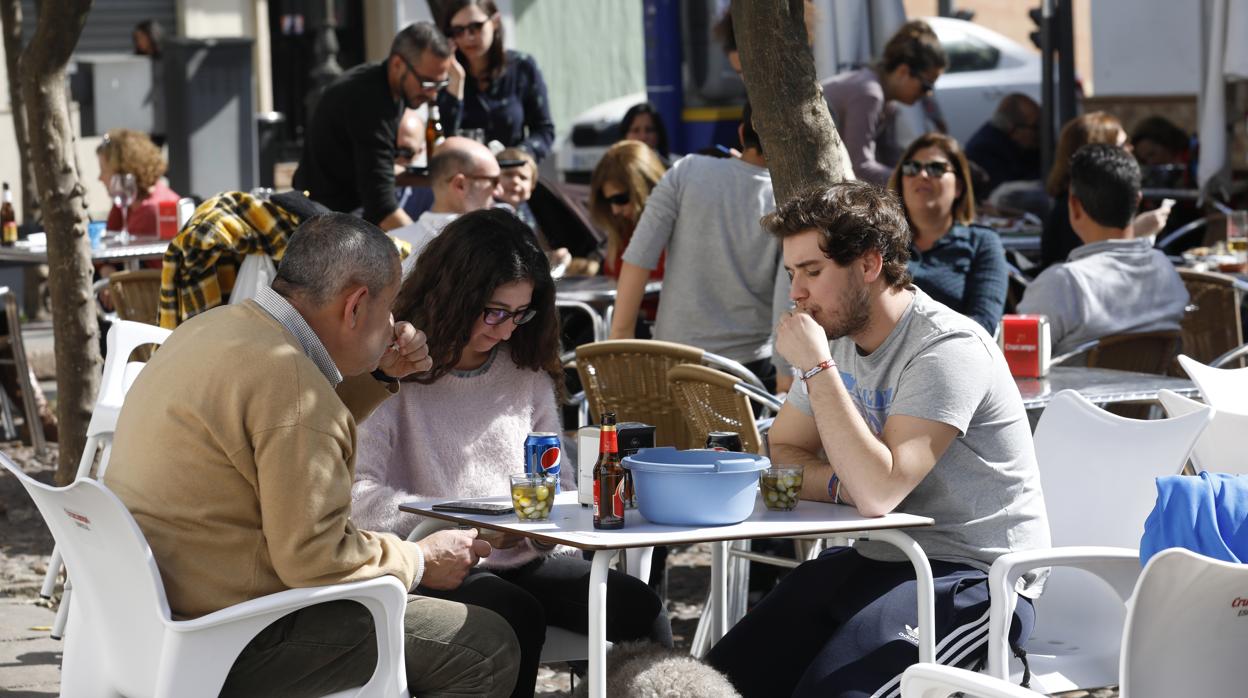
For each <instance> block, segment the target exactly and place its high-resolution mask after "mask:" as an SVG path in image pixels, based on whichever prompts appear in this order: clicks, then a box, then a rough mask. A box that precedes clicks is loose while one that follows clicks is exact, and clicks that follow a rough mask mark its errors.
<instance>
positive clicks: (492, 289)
mask: <svg viewBox="0 0 1248 698" xmlns="http://www.w3.org/2000/svg"><path fill="white" fill-rule="evenodd" d="M394 314H395V316H396V317H397V318H400V319H403V320H407V321H409V322H412V323H413V324H415V325H416V326H417V327H419V328H422V329H423V330H424V331H425V333H426V334H427V335H428V344H429V355H430V356H431V357H432V359H433V366H432V368H430V370H429V371H428V372H427V373H424V374H422V375H420V376H417V377H415V379H414V380H413V381H412V382H410V383H407V384H405V385H404V386H403V388H402V390H401V391H400V393H399V395H398V396H397V397H396V398H393V399H391V400H387V401H386V402H385V403H384V404H383V405H382V406H381V407H379V408H378V409H377V411H376V412H374V413H373V414H372V415H371V416H370V417H369V418H368V420H366V421H365V422H363V423H362V424H361V425H360V439H359V451H358V453H357V456H356V482H355V487H354V489H353V491H352V499H353V507H352V508H353V518H354V519H355V521H356V523H357V524H359V525H360V526H361V527H363V528H368V529H370V530H377V531H391V532H393V533H396V534H398V535H401V536H406V535H409V534H410V533H411V532H412V530H413V528H415V526H416V524H417V523H418V518H417V517H416V516H414V515H412V514H403V513H400V512H399V508H398V507H399V504H400V503H401V502H404V501H410V500H412V499H421V498H451V497H453V498H466V497H483V496H490V495H506V494H509V493H510V484H509V482H508V479H507V476H508V475H510V474H513V473H519V472H522V471H523V470H524V449H523V448H522V445H523V443H524V439H525V437H526V436H527V435H528V433H529V432H533V431H544V432H556V433H558V432H559V431H560V425H559V418H558V414H557V412H556V395H557V393H558V392H559V388H558V387H556V386H559V385H561V384H562V380H563V377H562V372H561V370H560V367H559V341H558V337H559V321H558V316H557V314H556V312H555V288H554V282H553V281H552V280H551V278H550V267H549V264H548V262H547V260H546V255H545V254H543V253H542V250H541V249H540V248H539V247H538V246H537V243H536V241H535V240H534V237H533V233H532V232H531V231H530V230H529V229H528V227H527V226H526V225H525V224H524V223H523V222H521V221H520V220H519V219H518V218H516V217H515V216H514V215H512V214H511V213H510V212H507V211H501V210H497V209H486V210H480V211H473V212H472V213H468V214H465V215H463V216H461V217H459V218H457V219H455V220H454V221H452V222H451V223H450V224H449V225H447V226H446V228H445V229H444V230H443V231H442V233H441V234H440V235H439V236H438V237H436V238H434V239H433V241H432V242H430V243H429V246H428V247H426V248H425V249H424V251H423V252H421V254H420V257H418V258H417V262H416V267H415V269H414V270H413V272H412V273H411V274H410V275H409V276H408V277H407V279H406V281H404V283H403V288H402V290H400V291H399V296H398V298H397V299H396V300H395V306H394ZM561 477H562V482H563V487H564V488H565V489H572V487H573V482H574V478H575V467H574V465H573V464H571V463H564V465H563V468H562V472H561ZM492 542H494V543H497V544H498V545H500V546H505V547H501V548H500V549H497V550H495V551H494V552H493V554H491V555H490V556H489V557H487V558H485V559H483V560H482V561H481V562H480V563H479V564H478V566H477V567H476V568H475V569H474V570H473V571H472V572H470V573H469V575H468V577H467V578H466V579H465V580H464V582H463V584H462V585H460V587H459V588H458V589H454V590H452V591H439V590H434V589H426V588H424V587H421V588H420V590H419V592H420V593H421V594H424V595H427V596H436V597H439V598H445V599H449V600H452V601H459V602H462V603H470V604H473V605H477V606H483V607H485V608H488V609H490V610H492V611H495V612H497V613H498V614H500V615H502V616H503V617H504V618H506V619H507V621H508V622H509V623H510V624H511V626H512V628H513V629H514V630H515V632H516V637H517V638H518V639H519V640H520V646H521V650H520V652H521V654H520V658H521V669H520V677H519V678H518V679H517V682H516V687H515V691H514V693H513V695H516V696H532V695H533V690H534V684H535V682H536V680H537V666H538V659H539V657H540V656H541V649H542V644H543V642H544V641H545V637H546V626H547V624H553V625H557V626H559V627H563V628H567V629H569V630H573V631H577V632H586V630H587V627H586V617H585V604H586V603H587V599H588V595H589V570H590V563H589V562H587V561H586V560H584V559H582V558H581V557H580V556H579V555H574V554H572V553H575V551H572V550H568V549H563V548H554V549H545V548H542V547H540V546H538V545H536V544H535V543H534V542H532V541H530V540H522V541H516V540H510V539H505V540H502V541H500V540H498V539H495V540H493V541H492ZM607 584H608V585H609V592H608V594H607V598H608V599H609V601H608V607H607V638H608V639H610V640H612V641H624V640H634V639H640V638H646V637H649V638H651V639H654V640H656V641H659V642H662V643H665V644H667V645H669V646H670V644H671V627H670V625H669V623H668V620H667V614H666V612H665V610H664V608H663V605H662V603H661V602H660V601H659V599H658V597H657V596H655V595H654V593H653V592H652V591H650V588H649V587H648V586H646V584H645V583H644V582H642V581H641V580H638V579H635V578H633V577H629V576H628V575H626V574H623V573H618V572H614V571H613V572H611V573H610V576H609V578H608V581H607Z"/></svg>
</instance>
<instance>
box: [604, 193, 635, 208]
mask: <svg viewBox="0 0 1248 698" xmlns="http://www.w3.org/2000/svg"><path fill="white" fill-rule="evenodd" d="M602 198H603V199H604V200H605V201H606V202H607V203H609V204H611V205H612V206H627V205H628V198H629V197H628V192H622V193H619V194H616V195H615V196H604V197H602Z"/></svg>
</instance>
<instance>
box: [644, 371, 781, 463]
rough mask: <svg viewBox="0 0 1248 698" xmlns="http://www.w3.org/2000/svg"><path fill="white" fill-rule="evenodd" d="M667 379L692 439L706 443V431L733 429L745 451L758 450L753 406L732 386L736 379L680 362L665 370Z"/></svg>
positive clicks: (699, 442)
mask: <svg viewBox="0 0 1248 698" xmlns="http://www.w3.org/2000/svg"><path fill="white" fill-rule="evenodd" d="M667 380H668V382H669V383H671V385H672V393H673V394H674V395H675V396H676V402H677V403H678V404H679V405H680V409H681V411H682V412H683V413H684V415H685V424H686V425H687V426H688V427H689V438H690V439H691V441H692V442H693V443H695V444H698V445H700V444H704V443H706V435H707V434H709V433H710V432H712V431H735V432H736V433H737V434H739V435H740V436H741V447H742V448H744V449H745V451H746V452H747V453H760V452H761V450H762V438H761V437H760V436H759V433H758V425H757V424H756V423H755V421H754V409H753V407H752V406H751V404H750V401H749V399H748V398H746V397H745V396H744V395H742V394H741V393H739V392H737V390H736V385H737V383H738V382H740V379H738V378H736V377H735V376H730V375H728V374H727V373H724V372H723V371H716V370H715V369H713V368H709V367H707V366H697V365H694V364H681V365H679V366H676V367H675V368H673V369H671V370H670V371H668V372H667Z"/></svg>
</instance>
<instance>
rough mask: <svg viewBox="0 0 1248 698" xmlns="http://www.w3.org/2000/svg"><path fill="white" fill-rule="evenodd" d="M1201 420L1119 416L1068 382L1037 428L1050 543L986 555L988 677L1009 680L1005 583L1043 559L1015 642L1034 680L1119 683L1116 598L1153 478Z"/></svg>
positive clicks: (1122, 591) (1056, 686)
mask: <svg viewBox="0 0 1248 698" xmlns="http://www.w3.org/2000/svg"><path fill="white" fill-rule="evenodd" d="M1211 418H1212V411H1211V410H1210V409H1209V408H1203V409H1201V410H1198V411H1195V412H1192V413H1191V414H1187V415H1184V416H1182V417H1175V418H1172V419H1157V420H1136V419H1127V418H1125V417H1119V416H1117V415H1114V414H1111V413H1109V412H1106V411H1105V410H1102V409H1100V408H1099V407H1097V406H1095V405H1093V404H1092V403H1091V402H1088V400H1087V399H1085V398H1084V397H1082V396H1081V395H1079V394H1078V393H1077V392H1075V391H1073V390H1063V391H1062V392H1060V393H1058V394H1057V395H1056V396H1055V397H1054V398H1053V400H1052V401H1051V402H1050V403H1049V405H1048V407H1046V408H1045V410H1044V414H1043V415H1042V416H1041V418H1040V423H1039V424H1038V425H1037V426H1036V433H1035V447H1036V460H1037V462H1038V464H1039V469H1040V481H1041V486H1042V488H1043V490H1044V498H1045V506H1046V509H1047V510H1048V518H1049V529H1050V532H1051V536H1052V545H1053V548H1051V549H1042V550H1028V551H1020V552H1015V553H1007V554H1005V555H1002V556H1001V557H999V558H997V560H996V562H995V563H993V565H992V568H991V569H990V571H989V585H990V586H989V589H990V596H991V608H990V617H989V631H988V632H989V634H988V663H987V673H988V674H990V675H992V676H995V677H997V678H1000V679H1008V678H1010V676H1009V672H1010V662H1009V657H1010V649H1009V646H1008V643H1007V637H1008V632H1009V626H1010V622H1011V619H1012V617H1013V614H1014V608H1015V605H1016V603H1017V600H1018V595H1017V592H1016V591H1015V584H1016V583H1017V581H1018V580H1019V578H1020V577H1022V575H1023V574H1024V573H1026V572H1028V571H1031V570H1034V569H1038V568H1044V567H1050V566H1052V567H1053V569H1052V571H1051V573H1050V575H1049V577H1048V580H1047V582H1046V583H1045V588H1044V594H1043V595H1042V596H1041V597H1040V598H1039V599H1037V600H1036V601H1035V611H1036V625H1035V629H1034V631H1033V632H1032V635H1031V638H1030V639H1029V640H1028V641H1027V643H1026V644H1025V645H1024V646H1023V649H1024V650H1025V651H1026V653H1027V662H1028V665H1029V668H1030V670H1031V675H1032V682H1033V683H1032V685H1033V686H1034V687H1037V688H1038V690H1041V691H1044V692H1045V693H1056V692H1059V691H1069V690H1075V689H1079V688H1092V687H1101V686H1108V685H1110V684H1112V683H1114V682H1115V681H1116V680H1117V675H1118V653H1119V648H1120V645H1121V638H1122V626H1123V622H1124V620H1125V617H1126V608H1125V607H1124V605H1123V603H1124V601H1125V600H1126V599H1127V597H1128V596H1129V595H1130V593H1131V589H1132V587H1133V586H1134V585H1135V581H1136V579H1137V577H1138V576H1139V572H1140V563H1139V541H1140V535H1141V534H1142V533H1143V526H1144V519H1145V518H1146V517H1147V516H1148V512H1149V511H1151V510H1152V507H1153V504H1154V502H1155V501H1156V489H1155V487H1154V484H1153V481H1154V478H1156V477H1158V476H1162V475H1177V474H1178V473H1180V472H1181V471H1182V470H1183V466H1184V465H1185V464H1186V463H1187V459H1188V456H1189V455H1190V454H1191V452H1192V447H1193V446H1194V445H1195V443H1196V440H1197V439H1198V438H1199V437H1200V434H1201V432H1202V431H1203V430H1204V429H1205V427H1206V426H1207V425H1208V423H1209V421H1210V419H1211ZM1020 668H1021V665H1020ZM1016 675H1017V674H1016Z"/></svg>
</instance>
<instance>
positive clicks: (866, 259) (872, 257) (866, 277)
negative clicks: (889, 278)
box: [858, 250, 884, 284]
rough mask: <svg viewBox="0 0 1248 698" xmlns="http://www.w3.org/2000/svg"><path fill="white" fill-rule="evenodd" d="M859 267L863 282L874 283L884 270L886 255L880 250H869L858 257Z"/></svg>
mask: <svg viewBox="0 0 1248 698" xmlns="http://www.w3.org/2000/svg"><path fill="white" fill-rule="evenodd" d="M858 268H859V269H860V271H861V273H862V282H863V283H864V284H870V283H873V282H874V281H875V280H876V279H878V278H880V273H881V272H882V271H883V270H884V256H883V255H881V254H880V253H879V251H878V250H867V251H866V252H863V253H862V256H861V257H859V258H858Z"/></svg>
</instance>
